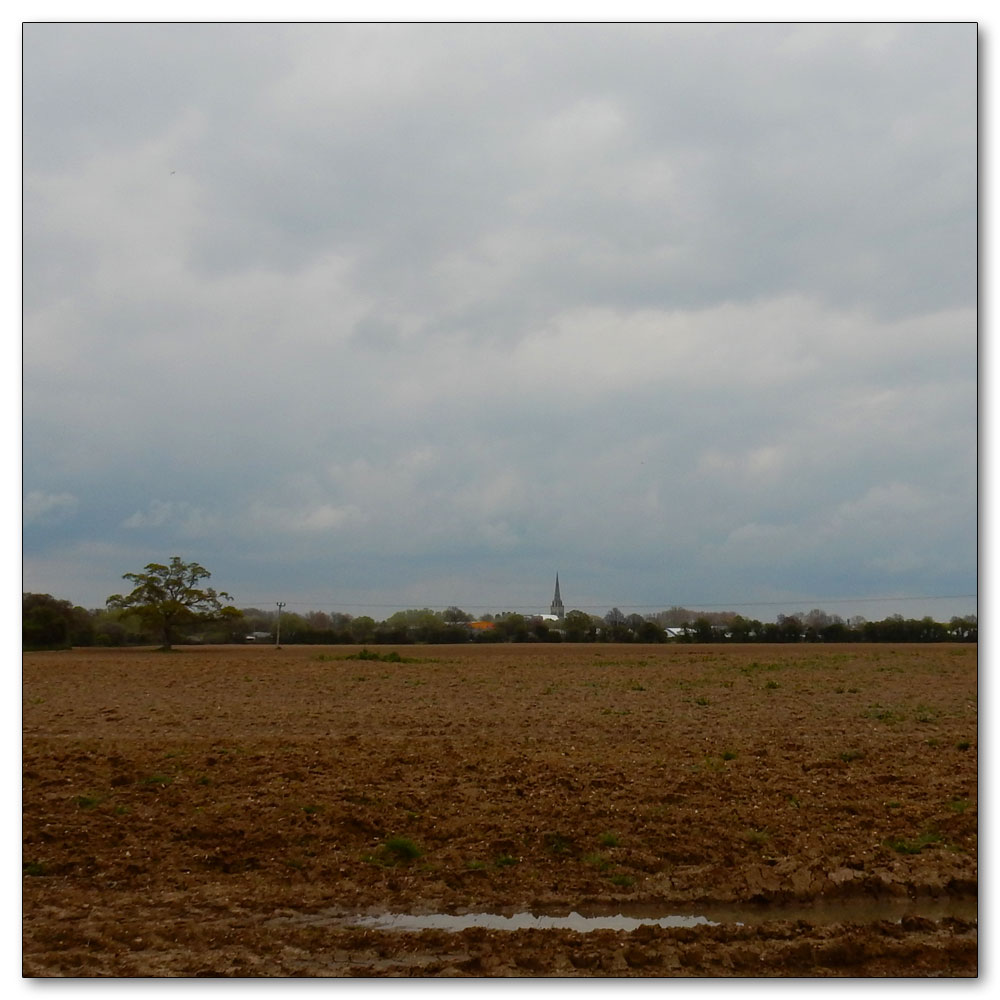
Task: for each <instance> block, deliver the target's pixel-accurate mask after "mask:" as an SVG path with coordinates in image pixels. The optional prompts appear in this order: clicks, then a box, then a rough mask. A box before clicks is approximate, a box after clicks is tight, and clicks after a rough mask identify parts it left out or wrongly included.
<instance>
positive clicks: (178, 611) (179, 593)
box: [106, 556, 240, 649]
mask: <svg viewBox="0 0 1000 1000" xmlns="http://www.w3.org/2000/svg"><path fill="white" fill-rule="evenodd" d="M211 575H212V574H211V573H209V572H208V570H207V569H205V567H204V566H200V565H199V564H198V563H196V562H190V563H185V562H182V561H181V559H180V556H173V557H172V558H171V560H170V565H168V566H164V565H163V564H162V563H149V564H148V565H147V566H146V567H145V572H144V573H125V574H124V575H123V576H122V579H123V580H129V581H131V582H132V583H134V584H135V589H134V590H133V591H132V593H130V594H126V595H124V596H122V595H121V594H112V595H111V596H110V597H109V598H108V599H107V602H106V603H107V606H108V607H109V608H115V609H118V610H121V611H134V612H135V613H136V614H137V615H138V616H139V618H140V619H142V621H143V622H144V623H145V624H146V625H147V627H149V628H150V629H151V630H153V631H156V632H158V633H159V634H160V636H161V637H162V639H163V646H162V648H163V649H170V647H171V646H172V644H173V643H174V642H175V641H176V639H177V629H178V628H179V627H180V626H181V625H189V624H193V623H195V622H212V621H218V620H219V619H225V618H239V617H240V612H239V611H238V610H237V609H236V608H234V607H232V606H231V605H223V604H222V601H221V600H220V598H225V599H226V600H232V597H230V595H229V594H227V593H225V592H224V591H221V592H219V593H216V592H215V590H213V589H212V588H211V587H207V588H201V587H199V586H198V585H199V584H200V583H201V581H202V580H206V579H208V578H209V577H210V576H211Z"/></svg>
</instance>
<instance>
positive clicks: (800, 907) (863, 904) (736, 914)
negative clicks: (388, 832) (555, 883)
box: [274, 896, 978, 933]
mask: <svg viewBox="0 0 1000 1000" xmlns="http://www.w3.org/2000/svg"><path fill="white" fill-rule="evenodd" d="M665 909H667V908H666V907H665V906H664V905H663V904H662V903H661V904H656V903H633V904H614V905H609V906H606V907H600V906H589V907H587V906H580V907H578V908H577V909H575V910H573V911H571V912H569V913H566V912H565V910H562V911H555V910H550V911H549V912H543V911H535V912H527V911H521V912H517V911H514V910H508V911H506V912H497V913H482V912H480V913H374V914H372V913H369V914H350V913H345V912H344V911H343V910H340V909H335V908H334V909H330V910H324V911H320V912H318V913H308V914H306V913H299V914H295V915H294V916H285V917H276V918H274V922H282V923H283V922H285V921H291V922H294V923H304V924H313V925H317V924H323V925H329V924H339V925H341V926H345V927H367V928H371V929H372V930H386V931H425V930H442V931H463V930H466V929H468V928H471V927H485V928H487V929H489V930H500V931H516V930H522V929H536V930H569V931H577V932H584V933H585V932H588V931H598V930H612V931H633V930H635V929H636V928H637V927H643V926H653V927H697V926H699V925H718V924H743V925H746V926H756V925H758V924H762V923H765V922H767V921H772V920H792V921H798V920H802V921H805V922H807V923H810V924H814V925H816V924H835V923H862V924H864V923H874V922H875V921H878V920H889V921H894V922H897V923H898V922H899V921H901V920H903V919H904V918H906V917H921V918H924V919H927V920H942V919H944V918H945V917H958V918H960V919H962V920H968V921H975V920H977V919H978V901H977V899H976V897H974V896H973V897H955V898H937V899H933V898H925V899H901V900H900V899H892V900H877V899H855V900H814V901H812V902H809V903H785V904H778V903H771V904H754V903H743V904H714V905H711V906H705V907H699V910H700V912H699V913H686V914H682V913H664V910H665Z"/></svg>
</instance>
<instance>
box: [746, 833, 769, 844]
mask: <svg viewBox="0 0 1000 1000" xmlns="http://www.w3.org/2000/svg"><path fill="white" fill-rule="evenodd" d="M745 839H746V842H747V843H748V844H753V845H754V847H763V846H764V845H765V844H768V843H770V842H771V834H770V833H769V832H768V831H767V830H747V832H746V835H745Z"/></svg>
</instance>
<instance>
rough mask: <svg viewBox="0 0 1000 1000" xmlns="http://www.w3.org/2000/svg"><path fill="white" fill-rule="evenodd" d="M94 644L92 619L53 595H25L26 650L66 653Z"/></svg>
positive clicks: (23, 632) (23, 638)
mask: <svg viewBox="0 0 1000 1000" xmlns="http://www.w3.org/2000/svg"><path fill="white" fill-rule="evenodd" d="M93 641H94V627H93V623H92V621H91V618H90V615H89V614H88V613H87V612H86V611H85V610H84V609H83V608H79V607H74V606H73V605H72V604H70V603H69V601H60V600H58V599H57V598H55V597H53V596H52V595H51V594H22V595H21V643H22V645H23V647H24V648H25V649H65V648H67V647H69V646H89V645H90V644H91V643H92V642H93Z"/></svg>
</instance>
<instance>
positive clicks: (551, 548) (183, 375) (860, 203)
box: [23, 24, 977, 619]
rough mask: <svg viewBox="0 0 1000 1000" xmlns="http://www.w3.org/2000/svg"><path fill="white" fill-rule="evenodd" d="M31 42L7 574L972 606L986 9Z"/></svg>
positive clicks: (54, 585)
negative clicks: (820, 19)
mask: <svg viewBox="0 0 1000 1000" xmlns="http://www.w3.org/2000/svg"><path fill="white" fill-rule="evenodd" d="M23 41H24V50H23V59H24V63H23V66H24V78H23V87H24V105H23V115H24V121H23V128H24V133H23V134H24V147H23V148H24V168H23V169H24V257H23V267H24V282H23V297H24V298H23V301H24V340H23V345H24V346H23V351H24V388H23V393H24V407H23V414H24V416H23V420H24V433H23V447H24V460H23V486H24V508H23V510H24V536H23V556H24V579H23V588H24V589H25V590H30V591H37V592H48V593H51V594H53V595H55V596H57V597H60V598H65V599H68V600H71V601H73V602H74V603H77V604H82V605H84V606H86V607H99V606H103V604H104V600H105V598H106V597H107V596H108V595H109V594H111V593H114V592H116V591H120V590H121V589H122V586H123V582H122V580H121V575H122V574H123V573H125V572H128V571H135V570H139V569H141V567H142V566H144V565H145V564H146V563H148V562H152V561H157V562H165V561H167V560H168V559H169V558H170V556H172V555H180V556H181V557H182V558H184V559H185V560H189V559H192V560H197V561H198V562H200V563H202V564H203V565H205V566H206V567H207V568H208V569H210V570H211V572H212V579H211V581H210V582H211V584H212V585H214V586H216V587H217V588H219V589H223V590H227V591H229V592H231V593H232V595H233V597H234V598H235V601H236V603H237V604H238V605H239V606H252V605H255V606H259V607H268V606H273V603H274V602H275V601H276V600H284V601H286V602H288V605H289V610H298V611H305V610H310V609H315V610H326V611H331V610H343V611H348V612H350V613H352V614H362V613H370V614H373V615H374V616H375V617H377V618H384V617H386V616H387V615H388V614H390V613H391V612H392V611H394V610H396V609H398V608H405V607H423V606H431V607H437V606H440V607H443V606H446V605H449V604H457V605H459V606H460V607H463V608H466V609H467V610H470V611H480V610H481V611H499V610H504V609H506V608H516V609H518V610H534V611H542V610H547V607H548V603H549V601H550V600H551V597H552V586H553V580H554V576H555V573H556V572H557V571H558V572H559V574H560V580H561V584H562V595H563V599H564V601H565V603H566V606H567V608H574V607H578V608H585V609H587V610H593V611H595V612H599V613H603V611H605V610H607V609H608V608H610V607H611V606H618V607H621V608H622V609H623V610H640V611H642V610H646V609H648V610H657V609H659V608H665V607H669V606H671V605H672V604H684V605H687V606H689V607H711V606H716V607H720V608H722V607H724V608H732V609H734V610H742V611H743V612H744V613H748V612H752V613H755V614H757V615H758V616H761V617H767V616H768V613H769V612H773V613H778V612H788V611H791V610H796V609H801V610H808V609H809V608H810V607H814V606H817V605H818V606H820V607H825V608H826V609H827V610H828V611H830V612H836V613H839V614H843V615H844V616H847V615H852V614H863V615H865V616H866V617H869V618H875V617H881V616H882V615H884V614H890V613H894V612H899V613H902V614H904V615H906V616H907V617H910V616H915V617H920V616H922V615H924V614H931V615H934V616H935V617H939V618H944V619H947V618H948V617H950V616H951V615H952V614H957V613H964V612H966V611H973V610H975V607H976V602H975V599H974V597H970V596H967V595H973V594H975V591H976V569H977V567H976V561H977V534H976V471H977V470H976V456H977V437H976V417H977V398H976V389H977V386H976V377H977V368H976V364H977V340H976V337H977V330H976V224H977V215H976V213H977V204H976V170H977V163H976V141H977V133H976V97H977V86H976V84H977V81H976V44H977V34H976V27H975V25H973V24H955V25H947V24H913V25H893V24H881V25H864V24H855V25H848V24H838V25H820V24H811V25H793V24H791V25H790V24H771V25H765V24H760V25H753V24H742V25H719V24H715V25H707V24H706V25H697V24H667V25H652V24H626V25H608V24H578V25H570V24H564V25H533V24H523V25H497V24H492V25H432V24H424V25H403V24H398V25H392V24H381V25H378V24H375V25H347V24H343V25H302V26H295V25H280V24H246V25H237V24H214V25H209V24H158V25H157V24H153V25H128V24H107V25H100V24H91V25H86V24H76V25H68V24H29V25H27V26H26V27H25V29H24V36H23ZM960 595H961V596H960ZM889 597H891V598H897V599H900V600H892V601H885V600H874V599H875V598H889ZM946 597H947V598H949V599H944V598H946ZM902 598H906V599H907V600H901V599H902ZM917 598H919V599H917ZM772 617H773V614H772Z"/></svg>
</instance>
